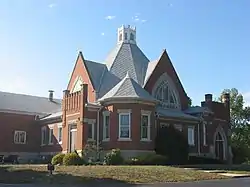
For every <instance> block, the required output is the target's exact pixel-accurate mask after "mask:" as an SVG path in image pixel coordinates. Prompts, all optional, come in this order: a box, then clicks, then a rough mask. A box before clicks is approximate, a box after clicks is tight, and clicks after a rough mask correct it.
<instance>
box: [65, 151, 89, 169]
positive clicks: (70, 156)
mask: <svg viewBox="0 0 250 187" xmlns="http://www.w3.org/2000/svg"><path fill="white" fill-rule="evenodd" d="M83 164H85V162H84V160H83V159H82V158H81V157H80V156H79V155H78V154H76V153H75V152H73V153H67V154H66V155H65V156H64V158H63V165H66V166H71V165H83Z"/></svg>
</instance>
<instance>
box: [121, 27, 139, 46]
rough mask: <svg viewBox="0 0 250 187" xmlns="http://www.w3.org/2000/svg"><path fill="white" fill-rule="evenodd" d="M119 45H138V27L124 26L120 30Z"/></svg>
mask: <svg viewBox="0 0 250 187" xmlns="http://www.w3.org/2000/svg"><path fill="white" fill-rule="evenodd" d="M117 43H118V44H120V43H131V44H136V27H131V26H130V25H128V26H127V27H125V26H124V25H122V27H120V28H118V32H117Z"/></svg>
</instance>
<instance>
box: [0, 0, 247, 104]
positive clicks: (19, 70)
mask: <svg viewBox="0 0 250 187" xmlns="http://www.w3.org/2000/svg"><path fill="white" fill-rule="evenodd" d="M0 18H1V19H0V43H1V45H0V65H1V74H0V90H1V91H9V92H18V93H26V94H33V95H39V96H48V90H49V89H53V90H55V95H56V96H57V97H61V96H62V91H63V90H64V89H65V88H66V86H67V83H68V81H69V77H70V74H71V71H72V69H73V66H74V63H75V60H76V57H77V53H78V51H79V50H81V51H82V52H83V55H84V57H85V58H86V59H90V60H95V61H100V62H102V61H103V60H104V59H105V57H106V56H107V54H108V52H109V51H110V50H111V49H112V48H113V47H114V45H115V44H116V39H117V37H116V31H117V28H118V27H120V26H121V25H122V24H126V25H127V24H130V25H132V26H136V27H137V43H138V46H139V47H140V48H141V49H142V50H143V52H144V53H145V54H146V56H147V57H148V58H149V59H151V60H154V59H157V58H158V57H159V56H160V54H161V52H162V50H163V49H164V48H166V49H167V51H168V54H169V56H170V58H171V60H172V62H173V64H174V66H175V68H176V71H177V73H178V75H179V77H180V79H181V82H182V84H183V86H184V88H185V90H186V92H187V93H188V95H189V96H190V97H191V98H192V100H193V102H194V104H199V103H200V101H201V100H203V98H204V94H206V93H213V94H214V95H215V96H218V95H219V93H220V92H221V91H222V90H223V89H224V88H232V87H236V88H237V89H239V91H240V92H242V93H243V94H244V95H245V97H246V99H248V100H249V102H250V86H249V79H250V74H249V69H250V63H249V62H250V52H249V51H250V35H249V33H250V21H249V20H250V1H249V0H220V1H218V0H207V1H206V0H204V1H200V0H143V1H142V0H126V1H121V0H105V1H104V0H43V1H36V0H2V1H0ZM107 18H110V19H107Z"/></svg>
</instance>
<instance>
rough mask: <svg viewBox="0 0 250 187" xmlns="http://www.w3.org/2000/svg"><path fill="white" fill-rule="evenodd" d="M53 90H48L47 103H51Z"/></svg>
mask: <svg viewBox="0 0 250 187" xmlns="http://www.w3.org/2000/svg"><path fill="white" fill-rule="evenodd" d="M53 93H54V91H53V90H49V101H53Z"/></svg>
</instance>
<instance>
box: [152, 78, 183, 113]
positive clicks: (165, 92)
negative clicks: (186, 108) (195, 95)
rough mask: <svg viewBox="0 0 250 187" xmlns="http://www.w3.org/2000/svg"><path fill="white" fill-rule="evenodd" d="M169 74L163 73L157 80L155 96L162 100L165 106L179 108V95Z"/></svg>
mask: <svg viewBox="0 0 250 187" xmlns="http://www.w3.org/2000/svg"><path fill="white" fill-rule="evenodd" d="M169 79H170V78H169V77H168V75H167V74H163V75H162V76H161V77H160V78H159V79H158V80H157V82H156V84H155V87H154V89H153V96H154V97H155V98H156V99H157V100H159V101H160V103H161V105H162V106H163V107H164V108H172V109H179V108H180V103H179V97H178V94H177V93H176V91H175V89H174V86H173V84H171V83H172V82H171V80H169Z"/></svg>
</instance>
